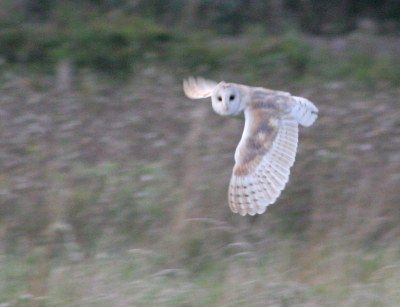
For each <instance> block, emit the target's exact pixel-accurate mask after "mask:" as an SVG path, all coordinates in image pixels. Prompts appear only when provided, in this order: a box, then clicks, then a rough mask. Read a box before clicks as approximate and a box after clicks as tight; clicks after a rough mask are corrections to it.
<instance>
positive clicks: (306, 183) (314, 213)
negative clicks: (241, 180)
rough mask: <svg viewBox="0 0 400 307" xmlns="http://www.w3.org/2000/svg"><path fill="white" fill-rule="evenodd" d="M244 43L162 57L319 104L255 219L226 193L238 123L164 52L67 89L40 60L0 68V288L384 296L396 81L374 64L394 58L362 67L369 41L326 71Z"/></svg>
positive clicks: (175, 299)
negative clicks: (281, 188) (145, 63)
mask: <svg viewBox="0 0 400 307" xmlns="http://www.w3.org/2000/svg"><path fill="white" fill-rule="evenodd" d="M372 41H373V40H372ZM294 42H297V40H295V41H294ZM251 43H252V44H253V48H251V49H250V51H246V50H244V49H241V48H240V46H244V45H243V42H242V41H227V42H223V44H221V41H220V40H216V41H215V42H214V41H213V42H211V44H215V49H211V51H210V50H209V49H208V48H204V45H202V44H200V45H199V46H196V45H195V47H193V46H191V45H187V46H188V49H189V51H187V50H175V51H174V53H173V54H175V52H177V53H178V55H177V56H174V57H173V58H172V62H173V61H174V60H173V59H175V61H177V62H180V59H183V60H182V61H183V63H187V64H185V65H184V66H183V68H182V67H181V68H179V70H178V71H177V72H176V73H177V74H182V75H184V74H186V73H188V71H189V69H193V70H195V71H198V72H202V71H203V73H205V72H206V71H211V74H213V75H214V76H219V77H221V78H224V79H226V80H234V81H247V82H252V83H254V84H259V85H262V86H267V87H268V86H269V87H279V88H280V89H283V90H288V91H291V92H292V93H295V94H297V95H300V96H302V95H303V96H306V97H308V98H310V99H311V100H313V101H315V102H316V104H317V105H318V107H319V108H320V111H321V116H320V118H319V120H318V122H317V124H316V126H315V127H312V128H310V129H302V131H301V142H300V148H299V154H298V160H297V162H296V164H295V166H294V168H293V172H292V178H291V182H290V184H289V185H288V187H287V189H286V190H285V192H284V193H283V195H282V197H281V198H280V200H279V201H278V203H277V204H276V205H274V206H272V207H271V208H270V209H269V210H268V212H267V214H265V215H263V216H260V217H257V218H241V217H239V216H233V215H232V214H231V213H230V212H229V210H228V207H227V205H226V199H225V198H226V184H227V180H228V179H229V174H230V171H231V167H232V153H233V150H234V148H235V146H236V144H237V141H238V139H239V137H240V134H241V127H242V125H243V123H242V121H241V120H240V119H236V118H233V119H221V118H220V117H217V116H216V115H214V114H213V113H212V111H211V110H210V107H209V105H208V104H201V103H200V102H199V103H198V104H195V105H194V103H193V102H192V101H188V100H187V99H185V98H184V97H183V96H182V93H181V89H180V80H179V79H178V78H176V77H174V76H171V73H170V71H171V66H170V64H167V65H164V64H162V65H160V64H156V65H150V66H149V67H146V68H145V69H140V68H137V70H136V72H135V74H134V75H132V77H131V78H128V79H126V80H125V81H123V82H122V81H121V82H115V81H113V82H110V81H109V80H108V81H107V78H106V79H105V80H103V79H102V78H101V77H99V75H97V74H93V73H89V72H87V73H81V74H79V75H78V80H76V81H77V82H76V84H77V86H76V89H75V90H73V91H71V92H69V93H58V92H56V91H55V90H54V88H55V83H54V82H55V81H54V78H52V77H46V76H43V75H41V74H39V75H37V74H35V75H33V76H29V75H26V74H22V75H21V74H14V73H11V72H8V73H6V74H3V75H2V77H1V78H2V82H1V84H2V85H1V88H0V91H1V92H0V97H1V99H0V101H1V114H0V115H1V118H2V120H1V124H0V125H1V130H0V131H1V132H0V133H1V139H2V142H3V144H2V146H3V147H2V148H3V149H2V156H1V162H2V163H1V165H2V174H3V175H2V176H1V177H0V187H1V189H2V191H3V192H2V194H1V195H2V199H3V206H2V207H1V210H2V212H1V213H2V214H1V217H2V224H1V225H2V226H1V233H2V241H1V242H2V249H3V251H7V252H8V253H4V254H3V256H2V258H1V259H0V275H1V277H0V302H4V303H6V302H10V303H11V304H17V303H19V304H24V303H25V302H26V301H30V300H35V301H46V302H47V304H48V305H50V306H52V305H62V306H64V305H68V304H69V305H76V304H81V305H96V306H98V305H104V306H107V305H109V304H110V303H111V302H112V303H113V304H115V305H119V306H126V305H129V304H131V305H134V304H136V305H143V304H144V305H146V304H147V305H154V304H162V305H170V306H176V305H185V304H186V305H193V306H200V305H239V306H240V305H249V304H250V305H260V306H261V305H265V302H268V303H269V304H271V305H273V304H277V305H294V304H296V305H301V304H304V305H310V304H314V305H326V304H328V305H332V306H335V305H337V304H341V305H343V304H348V305H362V306H365V305H377V306H380V305H381V306H388V305H389V306H390V305H393V306H395V305H398V304H399V303H400V293H399V291H398V283H399V281H400V280H399V278H400V262H399V261H400V259H399V246H398V242H397V239H396V238H398V235H399V227H398V222H399V218H400V217H399V215H398V210H397V204H398V202H399V200H400V199H399V193H398V186H399V180H400V178H399V176H398V173H399V172H400V169H399V165H400V163H399V155H398V149H399V147H400V143H399V142H400V139H399V127H400V123H399V118H400V116H399V115H400V114H399V111H398V94H399V90H398V87H396V86H395V84H396V82H397V81H396V80H397V79H396V78H397V77H395V78H394V79H393V78H392V77H390V78H389V79H387V78H386V72H387V71H395V72H396V71H397V70H396V67H395V69H393V67H392V66H393V65H394V64H388V65H389V66H388V68H389V70H388V69H384V70H383V71H384V72H385V73H384V75H380V74H377V75H373V74H372V77H371V72H373V71H375V70H376V69H377V68H376V67H380V66H381V64H379V63H381V62H380V59H381V57H380V55H377V54H379V52H377V53H374V54H372V55H368V58H367V60H363V61H361V60H360V61H353V60H350V61H343V62H341V65H343V67H347V68H346V69H347V70H346V69H345V70H342V69H339V70H338V71H339V72H340V73H337V72H333V73H332V75H331V74H330V69H333V68H335V67H336V64H335V63H336V62H335V60H332V61H331V60H329V61H328V60H326V61H325V60H323V59H324V57H321V56H319V55H317V56H314V54H313V52H314V51H315V49H314V48H311V49H310V47H312V46H313V45H312V44H313V43H315V42H311V43H310V44H307V45H304V46H303V45H301V46H300V47H299V46H297V45H296V44H294V43H293V38H291V37H287V38H284V39H283V40H281V39H278V40H275V39H272V40H271V39H265V44H264V43H263V44H259V43H258V42H257V40H256V41H254V40H253V39H251ZM345 43H346V44H348V45H347V46H348V48H349V49H351V47H352V46H353V45H352V42H351V41H345ZM355 43H356V44H359V41H356V42H355ZM318 44H320V45H318V46H319V47H320V48H321V49H320V50H323V49H324V48H325V45H324V44H321V43H320V42H318ZM233 46H237V49H233V50H237V51H235V52H233V51H231V52H232V53H231V54H230V56H229V57H227V58H224V59H222V60H221V59H220V58H219V55H220V52H222V51H221V50H226V48H227V47H230V48H231V47H233ZM246 46H247V45H246ZM178 49H179V48H178ZM171 50H173V49H171ZM193 50H194V51H193ZM204 50H206V51H207V52H208V53H207V56H206V57H203V58H200V59H201V61H200V63H196V62H195V63H194V64H192V63H193V61H191V57H194V58H195V59H199V57H196V56H195V55H196V54H202V52H203V51H204ZM313 50H314V51H313ZM318 50H319V49H318ZM360 50H365V49H362V48H361V49H360ZM171 52H172V51H171ZM182 52H183V53H182ZM186 52H187V53H186ZM249 53H250V54H249ZM253 53H255V54H253ZM359 54H360V53H357V55H356V57H358V56H359ZM343 56H344V57H347V56H349V57H350V58H351V57H352V56H353V53H351V54H350V55H349V53H347V52H344V54H343ZM177 59H178V60H177ZM185 59H186V60H185ZM237 59H246V61H245V62H243V63H242V62H238V61H237ZM351 59H352V58H351ZM368 59H378V60H376V61H373V60H368ZM157 61H158V62H160V61H161V59H158V60H157ZM169 61H170V60H168V62H169ZM185 61H187V62H185ZM321 61H322V63H321ZM169 63H170V62H169ZM230 63H231V64H232V66H230V65H228V64H230ZM390 63H392V62H390ZM192 65H193V66H192ZM213 65H217V66H216V69H215V67H213ZM226 65H228V66H227V67H229V68H228V69H224V67H226ZM385 65H387V64H385ZM218 67H219V68H218ZM384 67H385V66H384ZM175 68H176V67H175ZM188 68H189V69H188ZM211 68H214V69H211ZM228 71H229V73H228ZM242 71H244V72H245V73H242ZM378 71H379V69H378ZM271 72H274V73H273V74H272V73H271ZM353 73H354V74H353ZM341 76H344V77H343V78H344V79H345V80H346V82H345V81H342V80H340V79H341ZM360 76H361V77H360ZM394 76H396V75H395V74H394ZM359 77H360V78H359ZM356 79H358V80H362V81H363V82H362V83H359V82H356V81H355V80H356ZM321 80H324V81H323V82H322V81H321ZM332 80H333V81H332ZM371 85H373V86H371ZM196 118H197V119H198V118H200V125H197V126H196V123H195V122H196ZM204 121H206V123H207V124H202V123H203V122H204ZM193 127H197V128H196V129H197V130H198V131H197V130H196V131H195V132H196V133H190V132H191V131H190V128H193ZM186 207H188V208H189V209H188V210H187V211H186V212H185V214H184V215H181V212H180V211H181V210H182V208H186ZM193 218H195V219H193ZM199 218H200V219H199ZM182 219H184V222H183V223H182ZM187 219H188V220H187ZM176 224H181V227H184V228H177V227H176ZM182 225H183V226H182ZM26 294H29V295H26Z"/></svg>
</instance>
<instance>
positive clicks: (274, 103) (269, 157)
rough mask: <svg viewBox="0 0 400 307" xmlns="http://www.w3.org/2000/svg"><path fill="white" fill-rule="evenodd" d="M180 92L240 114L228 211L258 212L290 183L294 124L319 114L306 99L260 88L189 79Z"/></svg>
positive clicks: (308, 122)
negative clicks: (242, 122)
mask: <svg viewBox="0 0 400 307" xmlns="http://www.w3.org/2000/svg"><path fill="white" fill-rule="evenodd" d="M183 87H184V91H185V93H186V95H187V96H188V97H189V98H192V99H200V98H207V97H211V101H212V106H213V109H214V111H215V112H216V113H218V114H220V115H223V116H226V115H237V114H239V113H240V112H242V111H244V115H245V125H244V129H243V135H242V138H241V140H240V142H239V144H238V146H237V148H236V152H235V166H234V168H233V171H232V177H231V181H230V184H229V193H228V199H229V206H230V208H231V210H232V211H233V212H235V213H237V212H238V213H240V214H241V215H246V214H250V215H254V214H256V213H258V214H261V213H263V212H264V211H265V210H266V208H267V206H268V205H270V204H272V203H274V202H275V201H276V199H277V198H278V197H279V195H280V194H281V191H282V190H283V189H284V187H285V185H286V183H287V182H288V180H289V174H290V168H291V166H292V165H293V163H294V160H295V156H296V151H297V142H298V124H301V125H303V126H306V127H308V126H311V125H312V124H313V123H314V121H315V120H316V118H317V116H318V115H317V114H318V109H317V108H316V107H315V106H314V104H313V103H311V102H310V101H308V100H307V99H305V98H300V97H295V96H291V95H290V94H289V93H286V92H281V91H273V90H268V89H265V88H261V87H250V86H246V85H241V84H235V83H225V82H220V83H218V84H217V83H216V82H213V81H209V80H205V79H201V78H198V79H194V78H189V79H188V80H186V81H184V84H183Z"/></svg>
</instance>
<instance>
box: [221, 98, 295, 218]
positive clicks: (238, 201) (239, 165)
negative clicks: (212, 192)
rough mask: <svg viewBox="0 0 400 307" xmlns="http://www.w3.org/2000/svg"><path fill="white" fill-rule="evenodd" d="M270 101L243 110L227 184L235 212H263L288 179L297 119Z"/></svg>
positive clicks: (243, 213)
mask: <svg viewBox="0 0 400 307" xmlns="http://www.w3.org/2000/svg"><path fill="white" fill-rule="evenodd" d="M273 100H274V99H273V97H272V101H271V99H270V101H260V102H256V103H253V104H252V105H251V106H249V107H247V108H246V110H245V118H246V121H245V127H244V131H243V136H242V139H241V140H240V143H239V145H238V147H237V149H236V153H235V162H236V163H235V166H234V168H233V172H232V177H231V181H230V184H229V195H228V197H229V206H230V208H231V210H232V211H233V212H235V213H237V212H238V213H239V214H241V215H246V214H250V215H254V214H256V213H258V214H261V213H263V212H264V211H265V210H266V208H267V206H268V205H270V204H272V203H274V202H275V201H276V199H277V198H278V197H279V195H280V194H281V191H282V190H283V189H284V187H285V185H286V183H287V182H288V180H289V174H290V168H291V166H292V165H293V163H294V160H295V156H296V151H297V142H298V121H297V120H296V119H295V118H294V117H293V115H292V114H290V113H287V112H283V111H282V110H281V109H280V108H279V106H278V105H277V104H276V103H274V102H273Z"/></svg>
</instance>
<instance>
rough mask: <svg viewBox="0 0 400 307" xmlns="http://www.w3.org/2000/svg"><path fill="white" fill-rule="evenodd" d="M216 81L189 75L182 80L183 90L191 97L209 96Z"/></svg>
mask: <svg viewBox="0 0 400 307" xmlns="http://www.w3.org/2000/svg"><path fill="white" fill-rule="evenodd" d="M216 86H217V83H216V82H214V81H211V80H207V79H203V78H193V77H190V78H188V79H187V80H184V81H183V91H184V92H185V94H186V96H188V97H189V98H191V99H201V98H207V97H210V96H211V94H212V91H213V90H214V88H215V87H216Z"/></svg>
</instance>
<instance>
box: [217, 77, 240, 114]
mask: <svg viewBox="0 0 400 307" xmlns="http://www.w3.org/2000/svg"><path fill="white" fill-rule="evenodd" d="M242 96H243V95H242V93H241V91H240V89H239V88H238V86H237V85H235V84H231V83H225V82H221V83H219V84H218V85H217V86H216V87H215V88H214V90H213V92H212V95H211V102H212V107H213V109H214V111H215V112H216V113H218V114H220V115H223V116H227V115H236V114H238V113H239V112H240V111H242V110H243V101H242V100H243V99H242Z"/></svg>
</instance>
